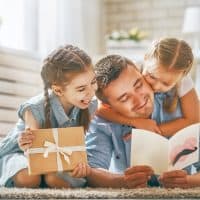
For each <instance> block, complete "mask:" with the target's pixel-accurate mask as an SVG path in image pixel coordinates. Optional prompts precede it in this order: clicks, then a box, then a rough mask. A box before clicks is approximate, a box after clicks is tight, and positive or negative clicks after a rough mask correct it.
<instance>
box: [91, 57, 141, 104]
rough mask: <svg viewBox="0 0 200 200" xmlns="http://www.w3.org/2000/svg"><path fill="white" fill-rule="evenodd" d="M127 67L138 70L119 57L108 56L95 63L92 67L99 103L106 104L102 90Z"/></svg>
mask: <svg viewBox="0 0 200 200" xmlns="http://www.w3.org/2000/svg"><path fill="white" fill-rule="evenodd" d="M128 65H132V66H133V67H134V68H135V69H136V70H138V69H137V67H136V66H135V64H134V63H133V62H132V61H131V60H129V59H128V58H125V57H122V56H120V55H109V56H106V57H104V58H102V59H101V60H100V61H99V62H97V64H96V65H95V67H94V70H95V73H96V77H97V84H98V89H97V91H96V96H97V97H98V98H99V99H100V100H101V101H103V102H104V103H108V102H107V100H106V98H105V96H104V95H103V89H104V88H106V87H107V86H108V85H109V84H110V82H112V81H114V80H116V79H117V78H118V77H119V75H120V74H121V73H122V71H123V70H124V69H126V68H127V66H128Z"/></svg>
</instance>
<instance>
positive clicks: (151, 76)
mask: <svg viewBox="0 0 200 200" xmlns="http://www.w3.org/2000/svg"><path fill="white" fill-rule="evenodd" d="M147 75H148V76H149V77H150V78H152V79H156V77H155V76H154V75H153V74H151V73H149V74H147Z"/></svg>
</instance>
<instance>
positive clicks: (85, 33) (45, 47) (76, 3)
mask: <svg viewBox="0 0 200 200" xmlns="http://www.w3.org/2000/svg"><path fill="white" fill-rule="evenodd" d="M38 8H39V10H38V36H37V38H38V49H39V52H40V54H41V55H42V56H44V55H46V54H48V53H49V52H50V51H52V50H53V49H54V48H56V47H57V46H60V45H64V44H66V43H68V44H73V45H76V46H78V47H80V48H83V49H84V50H86V51H87V52H88V53H89V54H90V55H95V54H99V53H100V52H101V50H102V39H103V31H104V29H103V18H102V12H103V1H101V0H41V1H38ZM36 46H37V45H36Z"/></svg>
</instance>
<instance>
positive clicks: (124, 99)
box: [120, 97, 128, 103]
mask: <svg viewBox="0 0 200 200" xmlns="http://www.w3.org/2000/svg"><path fill="white" fill-rule="evenodd" d="M127 100H128V97H124V98H122V99H121V100H120V102H122V103H124V102H126V101H127Z"/></svg>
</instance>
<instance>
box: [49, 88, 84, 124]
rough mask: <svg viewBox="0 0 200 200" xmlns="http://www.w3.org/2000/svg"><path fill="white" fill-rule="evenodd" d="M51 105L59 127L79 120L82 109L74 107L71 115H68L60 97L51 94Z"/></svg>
mask: <svg viewBox="0 0 200 200" xmlns="http://www.w3.org/2000/svg"><path fill="white" fill-rule="evenodd" d="M50 104H51V108H52V112H53V113H54V116H55V118H56V120H57V122H58V125H59V127H63V125H64V124H69V123H70V122H73V121H75V120H76V119H77V116H78V113H79V111H80V109H79V108H77V107H74V108H73V109H72V111H71V113H70V115H67V114H66V113H65V111H64V108H63V106H62V104H61V102H60V101H59V99H58V97H57V96H56V95H55V94H54V93H53V92H52V93H51V94H50Z"/></svg>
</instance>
